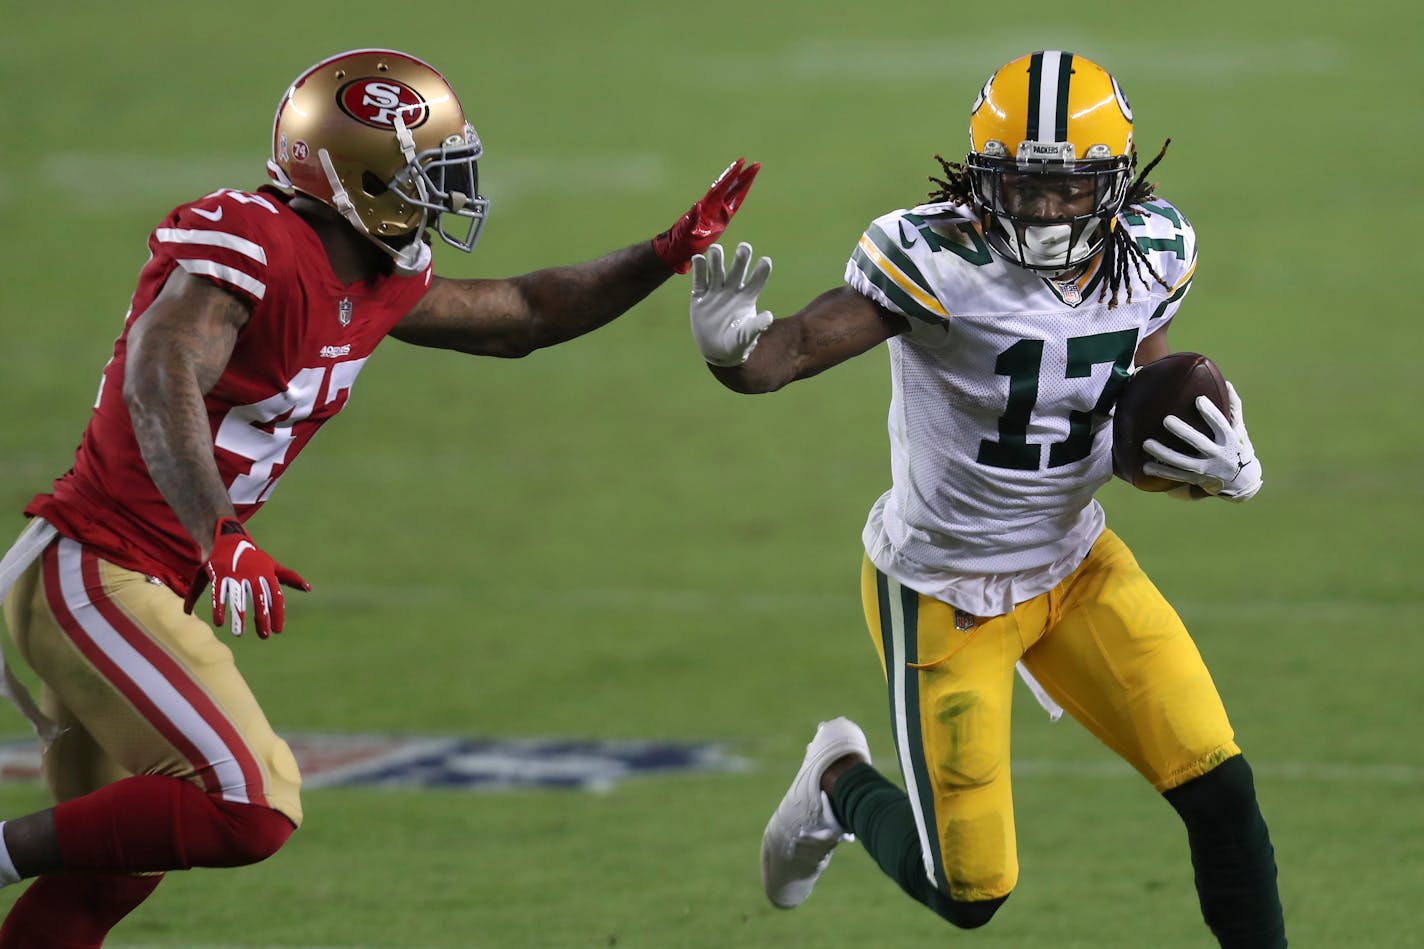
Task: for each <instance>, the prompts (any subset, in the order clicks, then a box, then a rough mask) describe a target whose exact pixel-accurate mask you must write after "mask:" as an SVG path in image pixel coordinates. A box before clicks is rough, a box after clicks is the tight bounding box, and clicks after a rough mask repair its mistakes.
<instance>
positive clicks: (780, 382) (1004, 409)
mask: <svg viewBox="0 0 1424 949" xmlns="http://www.w3.org/2000/svg"><path fill="white" fill-rule="evenodd" d="M970 138H971V146H970V152H969V155H968V157H967V158H966V160H965V161H964V162H963V163H962V164H960V163H950V162H945V161H944V160H943V159H940V162H941V165H942V167H943V169H944V175H945V177H944V178H943V179H939V178H936V179H932V180H933V181H935V182H936V183H937V184H938V185H939V186H940V188H939V190H938V191H937V192H935V193H934V194H932V195H931V196H930V202H929V203H927V204H924V205H921V206H919V207H916V208H913V209H911V210H899V211H894V212H892V213H890V214H886V215H883V216H881V217H879V218H876V219H875V220H874V221H873V222H872V223H871V224H870V226H869V227H868V228H867V229H866V231H865V233H864V235H863V236H862V237H861V238H860V241H859V243H858V244H857V246H856V248H855V250H854V252H853V254H852V256H851V259H850V262H849V263H848V264H847V267H846V275H845V286H842V287H838V288H836V289H833V290H829V291H827V292H826V293H823V294H821V295H820V296H819V297H817V298H816V299H815V300H813V301H811V302H810V303H809V304H807V305H806V306H805V307H804V308H803V309H801V310H800V311H799V312H797V313H795V314H793V315H791V316H789V317H787V318H785V319H778V320H773V318H772V315H771V313H769V312H767V311H764V310H759V309H758V305H757V297H758V295H759V294H760V292H761V290H762V288H763V286H764V285H765V283H766V279H767V277H768V275H769V274H770V272H771V261H770V260H769V259H768V258H765V257H763V258H761V259H760V260H759V261H758V262H757V264H756V265H755V266H754V267H751V268H750V272H748V270H749V265H750V264H751V260H752V256H753V254H752V249H751V247H750V246H748V245H746V244H742V245H740V246H738V248H737V250H736V253H735V255H734V256H733V258H732V260H731V262H730V264H729V265H727V264H725V263H724V259H723V251H722V248H721V247H720V246H718V245H714V246H712V247H710V248H709V249H708V251H707V252H706V254H705V255H702V256H699V257H696V258H694V259H693V289H692V303H691V318H692V330H693V335H694V337H695V339H696V341H697V343H698V346H699V348H700V350H701V352H702V354H703V356H704V358H705V359H706V361H707V362H708V363H709V365H710V366H711V368H712V372H713V374H714V375H715V376H716V377H717V378H718V379H719V380H720V381H721V382H722V383H723V384H724V385H726V386H727V387H728V388H730V389H733V390H735V391H738V392H770V391H774V390H776V389H779V388H781V387H782V386H784V385H786V384H788V383H790V382H793V381H795V380H797V379H804V378H806V377H808V376H812V375H815V374H816V373H819V372H821V371H823V370H825V369H829V368H830V367H832V366H834V365H836V364H838V363H841V362H844V361H845V360H848V359H850V358H852V357H854V356H858V355H860V354H861V353H864V352H866V351H868V350H870V349H873V348H875V347H876V346H878V345H880V344H881V343H887V344H888V347H889V350H890V370H891V378H892V384H893V394H892V397H891V402H890V413H889V433H890V456H891V467H892V472H893V479H892V484H891V487H890V490H889V491H887V492H886V493H885V494H884V496H882V497H881V498H880V499H879V500H878V501H877V502H876V503H875V505H874V506H873V507H872V509H871V511H870V516H869V519H868V521H867V523H866V526H865V531H864V535H863V540H864V544H865V559H864V564H863V570H862V585H861V589H862V598H863V602H864V605H865V615H866V619H867V622H868V624H869V628H870V633H871V638H872V639H873V641H874V643H875V645H876V648H877V650H878V651H879V653H880V658H881V664H882V668H883V669H884V671H885V672H886V673H887V676H886V681H887V685H888V688H889V695H890V705H891V709H892V722H891V725H892V733H893V737H894V741H895V746H896V751H897V753H898V757H899V761H900V768H901V775H902V777H903V780H904V785H905V790H903V791H902V790H900V789H899V788H898V787H897V786H896V785H894V784H892V783H891V782H890V781H888V780H886V778H885V777H883V776H882V775H881V774H880V773H879V772H878V771H876V770H875V769H874V768H873V767H872V766H871V764H870V752H869V748H868V745H867V742H866V739H865V736H864V733H863V732H862V731H861V729H860V728H859V727H858V726H857V725H856V724H854V723H853V722H850V721H849V720H847V719H844V718H838V719H834V720H832V721H829V722H824V723H822V725H821V727H820V728H819V729H818V730H817V732H816V734H815V737H814V738H813V739H812V740H811V742H810V744H809V745H808V746H807V753H806V757H805V759H804V761H803V763H802V765H801V768H800V771H799V772H798V773H797V775H796V777H795V780H794V781H793V783H792V785H791V788H790V790H789V791H788V792H787V794H786V796H785V798H784V799H783V800H782V802H781V803H780V805H779V806H778V807H777V809H776V811H775V813H773V815H772V817H771V820H770V822H769V823H768V824H767V827H766V832H765V834H764V836H763V840H762V847H761V870H762V881H763V884H764V887H765V889H766V893H767V896H768V898H769V899H770V900H771V902H772V903H773V904H775V905H777V906H779V907H783V908H791V907H794V906H797V905H799V904H800V903H801V902H802V901H803V900H804V899H806V897H807V896H808V895H809V893H810V891H811V888H812V886H813V885H814V883H815V880H816V879H817V877H818V876H819V875H820V873H821V872H822V871H823V870H824V869H825V867H826V864H827V862H828V861H829V859H830V856H831V852H832V850H833V848H834V847H835V846H836V845H837V844H838V843H839V842H841V841H842V840H845V839H849V838H848V837H847V834H849V833H853V834H854V835H856V836H858V837H859V838H860V840H861V842H862V843H863V844H864V845H865V847H866V848H867V849H868V850H869V851H870V853H871V856H872V857H874V859H875V860H876V862H877V863H878V864H879V865H880V867H881V869H882V870H884V871H885V873H886V874H888V875H889V876H890V877H891V878H892V879H894V880H895V882H896V883H898V884H899V885H900V887H901V888H902V889H903V890H904V891H905V892H907V893H908V894H910V895H911V896H912V897H914V898H915V899H917V900H919V901H920V902H921V903H923V904H925V905H926V906H928V907H929V908H930V909H932V910H933V911H934V912H936V913H938V914H939V915H940V916H942V917H944V918H945V919H946V920H948V921H949V922H951V923H953V924H954V925H956V926H960V927H965V928H971V927H976V926H981V925H983V924H984V923H987V922H988V921H989V919H990V918H991V917H992V916H993V915H994V913H995V911H996V910H997V909H998V908H999V906H1000V905H1002V904H1003V902H1004V900H1005V899H1007V898H1008V895H1009V893H1010V892H1011V891H1012V890H1013V888H1014V885H1015V883H1016V882H1017V879H1018V862H1017V858H1016V854H1015V837H1014V819H1013V804H1012V798H1011V792H1010V781H1009V721H1010V714H1009V713H1010V699H1011V691H1012V686H1013V680H1014V672H1015V669H1016V668H1017V669H1018V670H1019V672H1020V673H1021V674H1022V675H1023V677H1024V678H1025V680H1026V681H1027V682H1028V684H1029V686H1030V687H1031V688H1032V689H1033V690H1034V692H1035V694H1036V695H1037V696H1038V697H1039V699H1040V701H1041V702H1043V703H1044V704H1045V706H1046V707H1049V708H1050V709H1051V710H1057V709H1058V708H1060V707H1061V708H1062V709H1067V711H1068V712H1069V714H1071V715H1072V716H1073V717H1074V718H1076V719H1077V720H1078V721H1079V722H1081V723H1082V724H1083V725H1084V727H1086V728H1087V729H1089V731H1091V732H1092V733H1093V734H1094V735H1096V736H1097V737H1098V738H1099V739H1101V740H1102V741H1103V742H1104V743H1105V744H1106V745H1107V746H1108V747H1109V748H1112V749H1113V750H1114V751H1115V752H1117V753H1118V754H1119V755H1121V756H1122V757H1123V758H1124V759H1126V760H1127V761H1128V762H1130V763H1131V764H1132V765H1133V766H1134V767H1135V768H1136V769H1137V770H1138V771H1139V772H1140V773H1141V774H1142V775H1143V776H1144V777H1145V778H1146V779H1147V780H1148V781H1150V782H1151V783H1152V785H1153V787H1154V788H1156V790H1157V791H1158V792H1160V793H1161V794H1162V795H1163V796H1164V797H1165V798H1166V799H1167V801H1168V802H1169V803H1170V804H1171V805H1172V807H1173V808H1175V809H1176V811H1177V812H1178V813H1179V814H1180V815H1181V818H1182V820H1183V821H1184V823H1185V824H1186V828H1187V834H1188V839H1189V841H1190V847H1191V859H1192V865H1193V868H1194V869H1195V873H1196V884H1197V890H1198V895H1199V897H1200V901H1201V907H1202V913H1203V916H1204V918H1205V920H1206V923H1207V925H1208V926H1209V927H1210V928H1211V930H1212V932H1213V933H1214V934H1215V935H1216V937H1217V939H1218V940H1219V941H1220V943H1221V945H1222V946H1231V947H1248V946H1249V947H1253V949H1257V947H1259V949H1266V947H1271V949H1275V947H1279V946H1284V945H1285V944H1286V942H1285V924H1284V921H1283V914H1282V910H1281V904H1280V899H1279V896H1278V894H1277V888H1276V867H1275V858H1274V851H1273V849H1272V846H1271V842H1270V837H1269V835H1268V832H1267V829H1266V825H1265V822H1264V820H1263V819H1262V817H1261V813H1260V809H1259V807H1258V806H1257V802H1256V793H1255V788H1254V783H1253V780H1252V776H1251V769H1250V767H1249V766H1248V765H1247V763H1246V760H1245V758H1243V757H1242V755H1241V750H1240V748H1239V747H1238V746H1237V745H1236V743H1235V740H1234V734H1233V732H1232V728H1231V724H1230V722H1229V721H1228V719H1227V716H1226V712H1225V710H1224V709H1223V707H1222V703H1221V699H1220V697H1219V696H1218V694H1217V691H1216V688H1215V686H1214V685H1213V683H1212V680H1211V676H1210V675H1209V674H1208V672H1207V669H1206V666H1205V665H1204V663H1203V661H1202V658H1201V656H1200V654H1199V653H1198V651H1197V649H1196V647H1195V646H1194V645H1193V643H1192V640H1191V637H1190V636H1189V635H1188V633H1187V631H1186V629H1185V628H1184V627H1183V625H1182V623H1181V620H1180V619H1179V618H1178V617H1177V614H1176V613H1175V612H1174V611H1173V609H1172V608H1171V606H1170V605H1169V604H1168V603H1167V602H1166V601H1165V599H1164V598H1163V597H1162V595H1161V593H1159V592H1158V590H1157V589H1156V587H1155V586H1154V585H1153V584H1152V582H1151V580H1149V579H1148V577H1147V576H1146V575H1145V574H1144V573H1143V571H1142V570H1141V568H1140V567H1139V566H1138V565H1137V562H1136V561H1135V560H1134V558H1133V556H1132V554H1131V552H1130V551H1129V550H1128V549H1127V547H1126V546H1125V545H1124V544H1123V542H1122V541H1121V540H1120V539H1119V538H1118V537H1117V536H1116V535H1115V534H1114V533H1113V532H1112V531H1111V530H1108V529H1107V528H1106V527H1105V525H1104V516H1103V510H1102V507H1101V506H1100V505H1099V504H1098V502H1097V501H1096V500H1095V499H1094V493H1095V492H1096V491H1097V490H1098V489H1099V488H1100V487H1102V486H1103V485H1104V484H1106V483H1107V482H1108V481H1109V479H1110V478H1111V477H1112V473H1113V472H1112V462H1111V457H1110V455H1111V445H1110V441H1111V432H1110V420H1111V414H1112V409H1113V405H1114V401H1115V399H1116V396H1117V393H1118V391H1119V389H1120V387H1121V385H1122V383H1123V382H1124V380H1125V379H1126V378H1127V376H1128V374H1129V372H1130V371H1131V369H1132V367H1133V365H1134V364H1136V365H1143V364H1145V363H1147V362H1150V361H1152V360H1154V359H1156V358H1158V357H1160V356H1162V355H1165V354H1166V353H1167V351H1168V350H1167V327H1168V325H1169V324H1170V323H1171V321H1172V318H1173V316H1174V315H1175V314H1176V311H1177V308H1178V307H1179V306H1180V304H1181V301H1182V299H1183V297H1184V296H1185V295H1186V293H1187V291H1188V289H1189V288H1190V287H1191V281H1192V275H1193V273H1194V271H1195V267H1196V235H1195V233H1194V231H1193V230H1192V227H1191V225H1190V223H1188V221H1187V219H1186V217H1185V216H1183V215H1182V213H1181V212H1180V211H1178V210H1177V209H1176V208H1175V207H1173V206H1172V205H1171V204H1169V203H1168V202H1166V201H1165V200H1163V199H1161V198H1158V197H1157V196H1156V194H1155V192H1154V185H1153V184H1152V183H1150V182H1148V181H1147V180H1146V176H1147V174H1148V173H1149V172H1150V171H1151V170H1152V167H1153V166H1155V164H1156V161H1155V160H1154V161H1153V162H1152V163H1151V164H1149V165H1148V166H1147V167H1146V168H1144V169H1143V170H1142V172H1141V173H1140V174H1139V173H1137V167H1136V164H1137V163H1136V151H1135V148H1134V143H1133V140H1132V112H1131V109H1130V107H1129V105H1128V101H1127V98H1126V96H1124V95H1123V93H1122V90H1121V88H1120V87H1119V86H1118V84H1117V82H1116V81H1115V80H1114V79H1113V77H1112V76H1111V75H1109V74H1108V73H1107V72H1106V71H1104V70H1103V69H1102V68H1101V67H1100V66H1098V65H1096V64H1094V63H1092V62H1089V61H1088V60H1086V59H1084V58H1082V57H1080V56H1074V55H1071V54H1069V53H1067V52H1063V51H1059V50H1046V51H1040V52H1035V53H1032V54H1030V55H1027V56H1024V57H1021V58H1019V59H1016V60H1014V61H1013V62H1011V63H1009V64H1008V65H1006V66H1004V67H1003V68H1001V69H999V70H998V71H996V72H995V73H994V74H993V76H991V77H990V79H989V81H988V82H986V83H985V84H984V87H983V89H982V90H981V91H980V93H979V96H978V97H977V99H976V101H975V103H974V106H973V109H972V114H971V119H970ZM1160 157H1161V156H1160V154H1159V155H1158V158H1159V159H1160ZM1230 393H1231V401H1230V406H1229V408H1230V413H1229V415H1230V417H1229V418H1227V417H1226V416H1225V415H1223V414H1222V413H1221V412H1219V411H1217V410H1216V409H1215V407H1214V406H1211V405H1210V404H1205V405H1202V404H1200V403H1199V408H1200V409H1201V411H1202V413H1203V415H1204V416H1206V417H1207V420H1208V421H1209V422H1210V423H1211V427H1212V429H1213V431H1214V432H1215V433H1216V437H1215V438H1208V437H1207V436H1204V435H1196V434H1195V433H1194V432H1193V431H1192V430H1191V429H1190V428H1189V427H1188V426H1186V424H1185V422H1183V421H1182V420H1173V421H1172V423H1171V425H1170V427H1172V428H1173V429H1174V431H1181V432H1183V433H1184V434H1185V433H1187V432H1192V434H1191V435H1188V436H1187V437H1188V438H1190V439H1191V446H1192V448H1193V449H1194V451H1195V454H1193V455H1188V454H1183V453H1177V452H1172V451H1170V450H1169V449H1167V448H1166V446H1163V445H1161V444H1159V443H1157V442H1149V444H1148V450H1149V451H1150V453H1152V454H1153V455H1154V456H1155V457H1156V458H1157V459H1158V461H1156V462H1153V463H1150V464H1149V472H1150V473H1152V474H1156V475H1159V476H1165V477H1167V478H1170V479H1172V480H1176V481H1179V482H1181V486H1180V488H1177V489H1173V491H1172V492H1170V493H1172V494H1175V495H1178V496H1180V497H1183V498H1192V499H1203V498H1208V497H1214V498H1218V499H1225V500H1228V501H1236V502H1240V501H1245V500H1247V499H1248V498H1250V497H1251V496H1252V495H1254V494H1255V493H1256V491H1257V490H1258V489H1259V488H1260V486H1261V466H1260V464H1259V462H1258V461H1257V460H1256V458H1255V453H1254V451H1253V449H1252V447H1251V443H1250V440H1249V438H1248V437H1247V434H1246V428H1245V424H1244V421H1243V415H1242V411H1241V404H1240V400H1239V398H1237V397H1236V394H1235V390H1234V389H1231V390H1230ZM1202 401H1203V402H1205V400H1202ZM1213 503H1221V502H1220V501H1216V502H1213Z"/></svg>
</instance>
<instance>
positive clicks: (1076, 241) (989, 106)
mask: <svg viewBox="0 0 1424 949" xmlns="http://www.w3.org/2000/svg"><path fill="white" fill-rule="evenodd" d="M969 139H970V151H969V155H968V157H967V158H966V159H965V163H964V165H965V170H966V172H967V173H968V176H969V182H970V191H971V195H972V199H973V202H974V207H975V209H976V210H977V211H978V213H979V215H980V217H981V219H982V220H983V221H984V237H985V240H986V241H987V242H988V244H989V246H990V247H991V248H993V250H994V251H995V252H996V253H998V254H999V255H1000V256H1002V257H1004V258H1005V259H1007V260H1009V261H1011V262H1012V263H1015V264H1018V265H1019V266H1021V267H1026V268H1029V269H1031V270H1036V271H1042V272H1044V273H1045V274H1046V275H1049V276H1053V275H1058V274H1062V273H1064V272H1066V271H1070V270H1073V269H1074V268H1076V267H1079V266H1081V265H1083V264H1085V263H1087V262H1088V261H1089V260H1091V259H1092V258H1093V256H1094V255H1095V254H1097V253H1098V252H1099V251H1100V250H1102V248H1103V244H1104V242H1105V241H1106V240H1107V237H1108V234H1109V232H1110V229H1111V227H1112V219H1113V216H1114V215H1116V214H1117V213H1118V211H1119V210H1121V208H1122V205H1123V201H1124V199H1125V198H1126V197H1127V192H1128V186H1129V185H1130V183H1131V180H1132V174H1133V171H1134V169H1135V168H1136V164H1137V158H1136V152H1135V150H1134V148H1133V144H1132V109H1131V107H1130V106H1129V105H1128V102H1127V97H1126V96H1125V95H1123V92H1122V89H1121V88H1120V87H1119V86H1118V84H1117V80H1115V79H1114V78H1113V77H1112V76H1111V75H1109V74H1108V72H1107V71H1106V70H1104V69H1103V68H1102V67H1101V66H1099V65H1097V64H1096V63H1093V62H1091V61H1089V60H1087V59H1084V58H1083V57H1081V56H1074V55H1073V54H1072V53H1067V52H1063V51H1062V50H1042V51H1039V52H1036V53H1031V54H1029V55H1027V56H1023V57H1020V58H1019V59H1016V60H1014V61H1013V62H1011V63H1009V64H1008V65H1006V66H1004V67H1002V68H1000V69H999V70H998V71H996V72H995V73H994V74H993V75H992V76H990V77H989V81H988V82H986V83H984V87H983V89H982V90H980V92H979V95H978V97H977V98H976V99H975V101H974V108H973V109H972V111H971V113H970V118H969Z"/></svg>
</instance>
